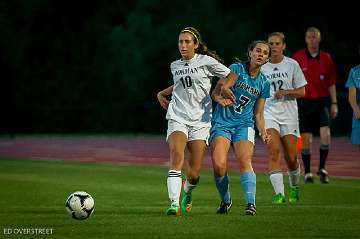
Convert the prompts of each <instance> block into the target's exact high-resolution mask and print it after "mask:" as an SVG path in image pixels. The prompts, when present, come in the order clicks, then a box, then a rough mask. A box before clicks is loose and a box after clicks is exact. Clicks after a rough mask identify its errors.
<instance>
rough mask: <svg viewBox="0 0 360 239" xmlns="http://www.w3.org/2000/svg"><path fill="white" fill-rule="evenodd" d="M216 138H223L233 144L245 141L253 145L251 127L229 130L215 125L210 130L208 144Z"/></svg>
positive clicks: (253, 136)
mask: <svg viewBox="0 0 360 239" xmlns="http://www.w3.org/2000/svg"><path fill="white" fill-rule="evenodd" d="M218 136H223V137H225V138H227V139H229V140H230V141H231V142H233V143H234V142H237V141H242V140H247V141H250V142H251V143H253V144H255V130H254V129H253V128H252V127H238V128H230V127H225V126H223V125H220V124H217V123H215V124H214V125H213V126H212V127H211V129H210V139H209V142H211V141H212V140H213V139H214V138H216V137H218Z"/></svg>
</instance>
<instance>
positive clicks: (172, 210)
mask: <svg viewBox="0 0 360 239" xmlns="http://www.w3.org/2000/svg"><path fill="white" fill-rule="evenodd" d="M166 214H167V215H175V216H179V215H180V214H181V210H180V208H179V205H177V204H174V203H173V204H171V206H170V207H169V208H168V209H167V210H166Z"/></svg>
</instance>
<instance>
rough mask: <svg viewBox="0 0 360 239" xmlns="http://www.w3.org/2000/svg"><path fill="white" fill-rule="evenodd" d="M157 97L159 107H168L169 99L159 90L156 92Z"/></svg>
mask: <svg viewBox="0 0 360 239" xmlns="http://www.w3.org/2000/svg"><path fill="white" fill-rule="evenodd" d="M157 99H158V101H159V103H160V105H161V107H162V108H164V109H165V110H167V109H168V107H169V101H168V100H167V99H166V97H165V96H163V95H162V94H161V92H159V93H158V94H157Z"/></svg>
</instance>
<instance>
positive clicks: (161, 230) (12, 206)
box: [0, 158, 360, 239]
mask: <svg viewBox="0 0 360 239" xmlns="http://www.w3.org/2000/svg"><path fill="white" fill-rule="evenodd" d="M166 175H167V168H160V167H155V166H152V167H149V166H130V165H121V164H109V163H79V162H69V161H66V162H65V161H32V160H10V159H4V158H3V159H1V160H0V198H1V200H0V230H1V233H0V235H1V238H38V237H41V238H186V237H191V238H217V239H218V238H359V235H360V227H359V225H360V216H359V214H360V205H359V203H360V180H356V179H340V178H331V182H330V184H328V185H323V184H319V183H315V184H313V185H303V184H301V194H300V200H301V201H300V202H299V203H298V204H296V205H290V204H289V203H286V204H284V205H273V204H271V197H272V187H271V185H270V183H269V181H268V177H267V176H266V175H265V174H257V210H258V215H256V216H254V217H252V216H245V215H244V199H243V195H242V191H241V188H240V183H239V173H238V172H235V171H231V172H230V180H231V193H232V198H233V203H234V205H233V208H232V210H231V212H230V214H228V215H217V214H215V211H216V208H217V206H218V204H219V197H218V194H217V191H216V188H215V184H214V181H213V176H212V172H211V171H210V170H209V169H204V170H202V172H201V180H200V185H199V187H198V188H196V189H195V191H194V193H193V199H194V202H193V205H194V206H193V210H192V211H191V213H189V214H186V215H183V216H181V217H178V218H176V217H173V216H166V215H165V210H166V208H167V206H168V201H167V189H166ZM284 178H285V180H286V183H287V177H284ZM286 185H287V184H286ZM74 191H86V192H88V193H90V194H91V195H92V196H93V197H94V199H95V211H94V214H93V215H92V216H91V217H90V218H89V219H87V220H84V221H77V220H75V219H72V218H70V217H69V215H68V214H67V213H66V211H65V200H66V198H67V196H68V195H69V194H70V193H71V192H74ZM36 228H43V229H48V231H47V232H48V234H47V235H43V234H41V235H40V234H38V235H32V236H30V235H24V234H20V233H21V232H22V233H26V229H36ZM51 230H52V231H51ZM33 232H34V231H33ZM50 232H51V233H50ZM28 233H31V231H29V230H28Z"/></svg>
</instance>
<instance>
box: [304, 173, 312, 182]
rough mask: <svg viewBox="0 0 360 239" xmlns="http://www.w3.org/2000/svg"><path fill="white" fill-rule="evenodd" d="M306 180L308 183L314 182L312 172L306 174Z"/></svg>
mask: <svg viewBox="0 0 360 239" xmlns="http://www.w3.org/2000/svg"><path fill="white" fill-rule="evenodd" d="M304 182H305V183H306V184H308V183H314V177H313V175H312V173H306V174H305V176H304Z"/></svg>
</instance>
